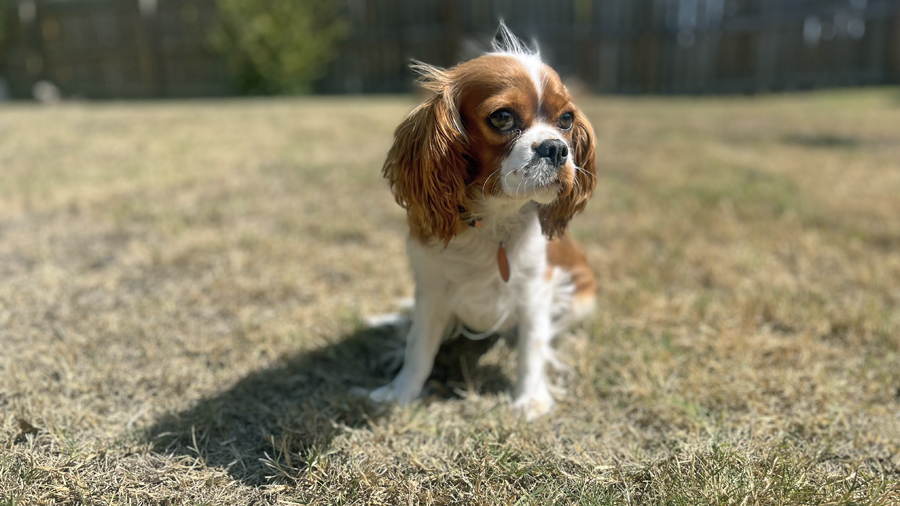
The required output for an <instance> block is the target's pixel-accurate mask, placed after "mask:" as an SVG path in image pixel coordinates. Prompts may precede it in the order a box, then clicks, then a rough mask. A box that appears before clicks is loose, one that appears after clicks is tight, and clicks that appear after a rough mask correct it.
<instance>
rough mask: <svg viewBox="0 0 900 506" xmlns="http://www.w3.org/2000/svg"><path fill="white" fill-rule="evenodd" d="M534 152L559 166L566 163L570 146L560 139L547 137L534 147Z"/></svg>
mask: <svg viewBox="0 0 900 506" xmlns="http://www.w3.org/2000/svg"><path fill="white" fill-rule="evenodd" d="M534 152H535V153H537V154H538V156H540V157H541V158H546V159H548V160H549V161H550V163H552V164H553V165H554V166H555V167H559V166H560V165H562V164H564V163H566V158H567V157H568V156H569V147H568V146H566V143H565V142H563V141H561V140H559V139H547V140H545V141H544V142H542V143H540V144H538V146H537V147H536V148H534Z"/></svg>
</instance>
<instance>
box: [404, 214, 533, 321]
mask: <svg viewBox="0 0 900 506" xmlns="http://www.w3.org/2000/svg"><path fill="white" fill-rule="evenodd" d="M515 218H516V219H514V220H509V219H507V220H506V221H505V222H504V227H502V228H500V227H498V226H496V225H495V224H493V223H490V222H488V223H485V224H484V226H483V227H481V228H477V229H476V228H471V229H468V230H465V231H464V232H463V233H462V234H460V235H459V236H457V237H455V238H454V239H453V241H451V243H450V244H449V245H448V246H447V248H446V249H444V248H443V247H442V246H441V245H440V244H430V245H423V244H421V243H418V242H416V241H411V242H410V244H409V256H410V259H411V261H412V265H413V270H414V271H415V274H416V285H417V289H429V290H439V291H440V292H442V299H443V301H444V303H445V304H446V305H447V307H448V309H449V310H450V311H451V313H452V314H453V316H454V317H455V318H457V319H458V320H459V321H461V322H462V323H463V324H465V325H466V326H467V327H468V328H469V329H471V330H473V331H476V332H484V331H487V330H491V329H495V330H498V331H503V330H508V329H509V328H511V327H513V326H515V325H516V323H517V321H518V320H519V317H520V314H521V311H524V310H527V305H528V300H527V299H528V298H529V297H528V294H529V291H533V290H535V289H536V288H537V287H536V286H534V285H535V284H536V283H540V282H541V280H542V273H543V272H544V270H545V268H546V253H545V252H546V246H547V242H546V239H545V237H544V236H543V234H542V233H541V228H540V224H539V222H538V218H537V211H536V209H534V208H533V206H526V207H525V208H523V209H521V210H520V211H519V212H518V213H517V214H516V217H515ZM501 242H502V243H503V245H504V247H505V249H506V253H507V257H508V259H509V265H510V278H509V281H503V279H502V278H501V276H500V269H499V266H498V262H497V250H498V248H499V246H500V243H501Z"/></svg>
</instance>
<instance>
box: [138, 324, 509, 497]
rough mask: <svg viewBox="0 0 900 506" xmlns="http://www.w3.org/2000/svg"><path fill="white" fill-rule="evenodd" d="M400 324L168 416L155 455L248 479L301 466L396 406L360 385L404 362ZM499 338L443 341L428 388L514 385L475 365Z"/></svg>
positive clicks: (450, 391)
mask: <svg viewBox="0 0 900 506" xmlns="http://www.w3.org/2000/svg"><path fill="white" fill-rule="evenodd" d="M401 332H403V329H398V328H397V327H390V326H386V327H377V328H360V329H358V330H356V331H355V332H352V333H351V334H349V335H346V336H344V337H343V338H341V339H338V340H336V341H335V342H334V343H333V344H330V345H326V346H324V347H320V348H317V349H314V350H311V351H306V352H301V353H299V354H297V355H296V356H294V357H291V358H289V359H287V360H286V361H284V362H282V365H280V366H278V367H273V368H270V369H265V370H261V371H257V372H254V373H251V374H250V375H248V376H247V377H245V378H243V379H241V380H240V381H238V382H237V383H236V384H235V385H234V386H233V387H231V388H230V389H228V390H227V391H224V392H222V393H221V394H219V395H217V396H215V397H212V398H209V399H204V400H201V401H199V402H198V403H197V404H196V405H194V406H193V407H192V408H190V409H187V410H185V411H182V412H178V413H171V414H168V415H166V416H164V417H162V418H161V419H159V420H157V421H156V423H154V424H153V425H152V426H150V427H148V428H147V429H146V430H145V432H144V433H145V436H146V437H147V439H148V440H149V441H150V442H151V443H152V448H153V451H155V452H157V453H162V454H167V455H170V454H174V455H183V456H187V457H189V458H193V459H199V460H200V461H202V462H203V463H204V464H205V465H207V466H211V467H217V468H221V469H225V470H227V472H228V473H229V474H230V475H231V476H232V477H233V478H235V479H236V480H239V481H241V482H243V483H245V484H247V485H254V486H255V485H261V484H264V483H266V482H267V480H268V477H270V476H277V475H279V474H284V473H288V474H294V473H299V472H300V471H301V470H302V469H303V468H304V467H305V466H306V462H307V461H308V459H309V458H311V456H312V455H314V454H318V453H321V452H322V451H324V450H327V448H328V446H329V445H330V443H331V440H332V439H333V438H334V437H335V435H336V434H338V433H339V432H340V431H342V430H343V429H344V428H345V427H351V428H361V427H366V426H368V425H369V424H371V423H374V422H375V421H376V420H377V419H378V418H379V417H381V416H383V415H384V414H385V413H386V412H387V410H388V409H391V408H390V407H386V406H381V405H375V404H373V403H371V402H369V401H368V400H367V399H366V398H365V397H364V396H362V395H360V394H359V393H358V391H359V390H362V389H372V388H375V387H378V386H381V385H384V384H386V383H387V382H388V381H389V380H390V378H392V377H393V375H394V374H395V373H396V371H397V370H398V369H399V366H400V365H401V364H402V351H403V350H402V345H403V341H402V339H398V333H401ZM497 340H498V337H497V336H492V337H490V338H487V339H484V340H481V341H470V340H468V339H464V338H458V337H457V338H453V339H450V340H448V341H445V342H444V344H443V345H442V346H441V350H440V352H439V353H438V358H437V359H436V360H435V367H434V370H433V372H432V374H431V376H430V378H429V381H428V384H427V389H426V390H427V391H428V392H429V396H430V397H431V398H436V399H447V398H451V397H455V396H457V395H458V393H459V392H460V391H465V390H466V389H472V388H475V389H476V390H477V391H478V392H479V393H484V394H492V393H499V392H504V391H508V390H509V388H510V383H509V380H508V378H506V376H505V375H504V374H503V373H502V372H501V371H500V370H499V368H498V367H496V366H491V365H488V366H483V365H482V366H478V365H477V363H478V360H479V359H480V357H481V356H482V355H483V354H484V353H486V352H487V351H488V350H489V349H490V348H491V347H492V346H493V345H494V344H495V343H496V342H497ZM285 467H289V468H290V469H285Z"/></svg>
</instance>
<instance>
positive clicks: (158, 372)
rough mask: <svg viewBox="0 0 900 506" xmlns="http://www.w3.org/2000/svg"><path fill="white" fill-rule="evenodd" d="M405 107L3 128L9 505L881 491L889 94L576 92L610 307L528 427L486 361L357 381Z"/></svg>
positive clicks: (312, 102)
mask: <svg viewBox="0 0 900 506" xmlns="http://www.w3.org/2000/svg"><path fill="white" fill-rule="evenodd" d="M414 105H415V104H414V102H413V101H412V99H409V98H350V99H342V98H328V99H321V98H305V99H281V100H256V101H198V102H189V101H185V102H153V103H142V104H133V103H127V104H126V103H122V104H118V103H102V104H68V105H62V106H60V107H55V108H53V107H51V108H38V107H32V106H24V105H17V106H12V107H5V108H3V109H2V110H0V504H4V505H6V504H10V505H13V504H15V505H18V504H21V505H26V504H27V505H32V504H72V505H74V504H106V503H111V504H156V503H165V504H247V503H253V501H258V502H259V503H263V504H265V503H272V504H276V503H278V504H281V503H284V504H292V503H308V502H318V503H341V502H346V503H356V504H370V503H371V504H375V503H384V504H399V503H406V502H407V501H412V503H421V504H429V503H440V504H443V503H450V502H480V503H485V504H494V503H496V504H509V503H513V502H515V501H517V500H521V499H524V501H523V503H528V502H542V503H560V504H568V503H570V502H573V501H577V500H580V501H581V502H585V503H617V504H619V503H645V502H654V503H670V504H707V503H716V502H721V503H725V502H729V501H730V502H733V503H734V504H742V503H743V504H758V503H766V504H817V503H823V502H833V503H838V504H851V503H854V501H856V503H866V501H870V502H872V503H890V502H896V501H900V366H898V364H900V360H898V359H900V353H898V351H900V90H898V89H896V88H888V89H875V90H866V91H861V90H851V91H837V92H822V93H811V94H800V95H783V96H768V97H758V98H744V97H741V98H713V99H694V98H602V97H601V98H590V99H582V100H581V105H582V108H583V109H584V110H585V112H587V114H588V115H589V117H590V118H591V120H592V122H593V124H594V127H595V130H596V133H597V139H598V150H599V160H598V162H599V167H598V169H599V184H598V187H597V191H596V192H595V194H594V198H593V200H592V201H591V203H590V205H589V206H588V209H587V211H586V212H585V213H584V214H583V215H582V216H580V217H579V218H577V219H576V220H575V222H574V223H573V226H572V231H573V234H574V235H575V236H576V237H577V238H578V239H579V240H581V241H582V243H583V244H584V245H585V248H586V250H587V253H588V257H589V260H590V262H591V264H592V265H593V267H594V269H595V271H596V273H597V275H598V277H599V280H600V293H599V307H598V310H597V312H596V315H595V316H594V317H593V319H592V320H590V321H589V322H588V323H587V324H586V325H585V326H584V327H583V328H580V329H578V330H576V331H575V332H573V333H572V334H571V335H569V336H566V337H564V338H561V339H560V340H559V341H558V343H557V347H558V348H559V350H560V355H561V357H562V358H563V360H564V361H565V362H566V363H568V364H569V365H570V366H571V367H572V368H573V372H571V373H569V374H562V375H557V376H556V377H555V381H556V382H557V383H558V384H559V385H560V386H563V387H565V389H566V391H567V392H566V394H564V395H561V396H560V397H559V399H558V405H557V407H556V410H555V411H554V412H553V413H552V414H551V415H549V416H546V417H544V418H542V419H539V420H537V421H536V422H533V423H530V424H528V423H525V422H524V421H522V420H519V419H517V418H516V416H515V413H514V412H512V411H511V410H510V407H509V404H510V403H509V397H508V390H509V385H510V383H511V382H513V381H514V379H515V378H514V371H513V364H514V356H513V355H514V351H513V350H511V349H510V348H509V346H508V345H506V344H505V343H504V342H502V341H501V342H500V343H498V345H497V346H496V347H495V348H494V349H492V350H491V351H490V352H488V353H487V354H486V355H484V356H483V357H482V358H481V360H480V362H479V363H478V364H477V365H475V364H468V365H467V367H466V370H465V374H464V381H459V380H455V379H445V380H438V381H434V382H433V383H432V384H431V385H430V391H431V392H433V394H432V395H431V396H430V397H429V398H427V399H424V400H422V401H421V402H417V403H415V404H414V405H412V406H410V407H408V408H387V409H380V408H378V407H374V406H369V405H367V404H366V403H365V402H363V401H361V400H360V399H357V398H356V397H353V396H351V395H348V391H349V390H350V388H351V387H354V386H363V387H374V386H378V385H381V384H384V383H386V382H387V381H388V380H389V378H390V370H389V368H387V367H386V362H385V360H384V357H385V356H386V355H389V354H390V352H391V351H392V350H395V349H396V346H397V344H398V340H397V336H396V335H395V333H394V332H391V331H385V330H372V329H367V328H365V327H364V326H363V325H362V324H361V323H360V322H361V321H362V320H363V319H364V318H365V317H366V316H368V315H372V314H377V313H384V312H389V311H395V310H396V309H397V306H396V301H397V299H400V298H404V297H409V296H410V295H411V294H412V290H413V285H412V280H411V276H410V272H409V269H408V266H407V260H406V256H405V251H404V238H405V237H404V236H405V233H406V225H405V218H404V214H403V211H402V210H401V209H400V208H399V207H398V206H397V205H396V204H395V203H394V201H393V198H392V197H391V195H390V193H389V191H388V189H387V186H386V184H385V183H384V182H383V181H382V179H381V175H380V168H381V162H382V161H383V158H384V155H385V153H386V152H387V149H388V147H389V146H390V142H391V135H392V131H393V128H394V127H395V126H396V125H397V123H399V121H400V120H401V119H402V118H403V116H404V115H405V113H406V112H408V111H409V110H410V109H411V108H412V107H413V106H414ZM451 362H452V361H451ZM448 377H449V376H448Z"/></svg>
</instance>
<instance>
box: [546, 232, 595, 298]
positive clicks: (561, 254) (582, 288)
mask: <svg viewBox="0 0 900 506" xmlns="http://www.w3.org/2000/svg"><path fill="white" fill-rule="evenodd" d="M547 263H548V264H549V265H550V268H551V269H552V268H553V267H560V268H562V269H564V270H566V271H568V272H569V274H570V275H571V276H572V283H573V284H574V285H575V294H574V297H575V298H593V297H595V296H596V294H597V279H596V278H595V277H594V271H593V270H592V269H591V266H590V265H588V262H587V257H586V256H585V254H584V250H583V249H581V246H580V245H579V244H578V243H577V242H575V239H572V236H570V235H569V234H567V233H563V234H562V235H561V236H559V237H558V238H556V239H554V240H552V241H550V242H549V243H547Z"/></svg>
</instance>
